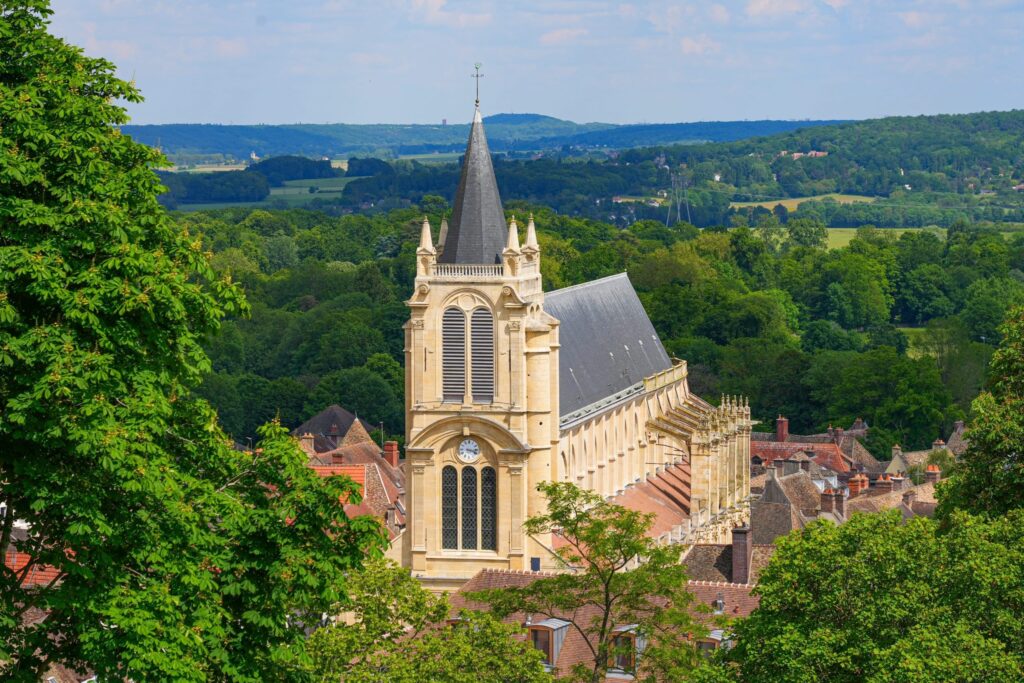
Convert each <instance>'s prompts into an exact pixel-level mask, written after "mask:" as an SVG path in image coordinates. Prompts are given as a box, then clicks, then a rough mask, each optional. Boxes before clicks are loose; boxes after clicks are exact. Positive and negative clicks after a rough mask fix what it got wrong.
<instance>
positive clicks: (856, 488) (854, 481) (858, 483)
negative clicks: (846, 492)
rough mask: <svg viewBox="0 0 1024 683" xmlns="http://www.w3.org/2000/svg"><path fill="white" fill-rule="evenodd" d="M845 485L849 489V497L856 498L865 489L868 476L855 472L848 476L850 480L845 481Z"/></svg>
mask: <svg viewBox="0 0 1024 683" xmlns="http://www.w3.org/2000/svg"><path fill="white" fill-rule="evenodd" d="M846 487H847V488H848V489H850V498H856V497H857V496H859V495H860V494H861V493H862V492H864V491H865V490H867V488H868V478H867V477H865V476H864V475H863V474H855V475H853V476H852V477H850V481H848V482H846Z"/></svg>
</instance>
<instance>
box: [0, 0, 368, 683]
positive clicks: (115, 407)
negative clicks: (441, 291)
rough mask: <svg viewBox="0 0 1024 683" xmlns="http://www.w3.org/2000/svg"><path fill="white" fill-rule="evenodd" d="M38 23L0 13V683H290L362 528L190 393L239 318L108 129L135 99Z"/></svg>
mask: <svg viewBox="0 0 1024 683" xmlns="http://www.w3.org/2000/svg"><path fill="white" fill-rule="evenodd" d="M49 14H50V10H49V8H48V4H47V3H46V2H44V1H43V0H22V1H20V2H13V3H11V2H8V3H5V4H4V5H3V6H2V8H0V65H2V66H0V406H2V407H0V482H2V486H3V499H4V502H5V503H6V505H7V514H6V515H5V516H4V518H3V520H2V521H0V553H4V554H5V556H6V553H7V552H8V551H10V550H12V549H15V548H16V549H17V550H18V551H20V552H22V553H25V554H26V555H27V556H28V557H29V558H31V559H30V563H29V564H28V565H27V566H26V567H24V568H22V569H20V570H12V569H9V568H7V567H4V568H3V569H0V676H2V677H3V678H4V680H10V681H37V680H39V677H40V675H41V673H42V668H43V666H44V664H45V663H46V662H59V663H63V664H66V665H68V666H71V667H74V668H79V669H81V670H84V669H91V670H93V671H94V672H95V673H96V674H97V675H98V676H99V677H100V678H101V679H105V680H115V679H116V680H120V679H129V678H130V679H134V680H140V681H141V680H176V681H205V680H227V679H231V680H236V681H263V680H290V679H289V675H288V674H287V671H288V670H289V669H290V663H291V662H294V661H298V660H301V659H302V658H303V657H304V644H305V638H304V632H303V621H305V620H308V618H310V615H319V614H320V613H321V612H323V611H324V610H325V609H327V608H328V607H329V606H330V605H331V604H333V603H336V602H337V601H338V600H339V599H340V598H341V597H342V595H343V590H344V585H345V576H346V573H347V572H350V571H351V570H353V569H354V568H356V567H358V566H359V564H360V563H361V562H362V560H363V559H364V558H365V557H366V556H367V554H370V555H372V554H374V553H376V552H379V548H380V547H381V546H382V545H383V543H384V537H383V534H382V531H381V529H380V527H379V525H378V524H377V523H376V522H375V521H374V520H372V519H368V518H364V519H355V520H350V519H348V518H347V517H346V516H345V514H344V510H343V508H342V506H341V505H340V503H339V500H340V499H344V498H347V499H349V500H355V499H357V497H358V488H357V487H356V486H355V485H354V484H353V483H352V482H351V481H348V480H346V479H340V478H332V479H327V480H321V479H319V478H318V477H317V476H316V475H315V473H313V472H312V471H311V470H310V469H309V468H308V467H307V466H306V459H305V456H304V454H303V453H302V452H301V451H300V450H299V449H298V448H297V446H296V444H295V442H294V441H293V440H292V439H290V438H289V437H288V436H287V435H286V434H285V433H284V432H283V430H281V429H280V428H279V427H277V426H267V427H265V428H263V429H262V430H261V431H260V439H261V443H260V446H261V448H260V450H257V451H254V452H239V451H234V450H232V449H230V448H229V446H228V444H229V442H228V440H227V438H226V437H225V435H224V434H223V432H221V430H220V429H219V428H218V427H217V425H216V422H215V419H214V414H213V412H212V411H211V410H210V408H209V407H208V406H207V405H206V404H205V402H203V401H202V400H200V399H198V398H196V397H195V396H194V395H193V394H192V393H191V390H192V388H193V387H194V386H195V385H196V384H198V382H199V379H200V377H201V375H202V374H203V373H204V372H206V371H207V370H208V369H209V361H208V359H207V357H206V355H205V353H204V352H203V349H202V348H201V346H200V342H201V341H202V340H203V338H204V336H206V335H210V334H213V333H215V331H216V330H217V327H218V324H219V320H220V318H221V317H222V316H223V315H225V314H231V315H239V314H243V313H244V312H245V310H246V305H245V303H244V301H243V299H242V297H241V296H240V293H239V291H238V289H237V288H236V287H235V286H233V285H231V284H230V283H229V282H228V281H227V280H218V279H216V276H215V274H214V272H213V271H212V270H211V268H210V266H209V263H208V258H207V254H206V253H205V252H204V250H203V245H202V242H201V240H200V239H199V238H197V237H195V236H193V235H190V234H189V233H188V232H187V231H186V230H183V229H182V228H181V226H179V225H177V224H175V223H174V222H172V221H171V220H169V219H168V217H167V216H166V214H165V213H164V212H163V210H162V209H161V208H160V206H159V205H158V203H157V201H156V196H157V194H158V192H159V184H158V180H157V178H156V176H155V175H154V174H153V173H152V171H151V167H152V166H153V165H156V164H159V163H161V158H160V157H159V155H158V154H157V153H156V152H154V151H153V150H151V149H149V148H147V147H144V146H142V145H139V144H137V143H135V142H133V141H132V140H131V139H130V138H128V137H126V136H123V135H121V134H120V132H119V130H118V128H117V126H118V125H120V124H122V123H124V122H125V120H126V116H125V112H124V110H123V108H121V107H120V106H119V105H118V104H116V102H117V101H118V100H126V101H129V102H135V101H138V100H139V95H138V93H137V91H136V90H135V89H134V88H133V87H132V86H131V85H129V84H128V83H126V82H124V81H121V80H118V79H117V78H116V77H115V76H114V66H113V65H112V64H111V63H109V62H107V61H104V60H100V59H91V58H88V57H86V56H84V55H83V54H82V52H81V51H80V50H79V49H77V48H75V47H72V46H70V45H68V44H66V43H64V42H63V41H62V40H60V39H58V38H56V37H54V36H52V35H50V34H48V33H47V31H46V24H45V20H46V17H48V16H49ZM15 519H18V520H24V521H25V522H26V523H27V524H28V528H29V530H28V532H27V533H26V534H21V533H18V534H15V533H14V529H13V521H14V520H15ZM22 536H24V538H22ZM44 566H50V567H52V568H53V569H54V570H55V573H56V577H57V578H56V579H55V580H53V581H49V582H48V583H46V584H44V585H36V586H33V585H30V584H26V583H24V582H23V580H24V579H25V577H26V576H27V575H28V573H29V572H32V571H33V570H35V569H39V568H41V567H44ZM37 611H42V612H45V613H46V614H47V618H46V619H45V620H44V621H42V622H41V623H35V624H33V623H32V620H26V619H25V616H26V615H27V614H29V613H32V614H37V613H38V612H37Z"/></svg>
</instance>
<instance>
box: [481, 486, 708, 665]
mask: <svg viewBox="0 0 1024 683" xmlns="http://www.w3.org/2000/svg"><path fill="white" fill-rule="evenodd" d="M538 489H539V490H540V491H541V492H542V493H543V494H544V496H545V497H546V498H547V503H548V506H547V512H546V513H545V514H543V515H538V516H536V517H531V518H530V519H528V520H527V521H526V523H525V525H524V529H525V531H526V533H528V534H541V533H550V532H556V533H557V534H558V535H559V536H560V537H561V538H562V539H564V540H565V544H564V545H562V546H561V547H559V548H557V549H556V550H555V553H556V554H557V555H558V559H559V561H560V562H561V564H562V568H563V569H564V570H565V573H560V574H557V575H554V576H547V577H544V578H541V579H538V580H536V581H533V582H532V583H530V584H528V585H526V586H522V587H514V588H501V589H492V590H486V591H480V592H478V593H475V594H469V597H470V598H472V599H478V600H481V601H483V602H486V603H489V604H490V606H491V609H492V610H493V611H494V613H495V614H497V615H499V616H504V615H508V614H512V613H517V612H518V613H524V614H534V615H543V616H545V617H550V618H557V619H564V620H566V621H568V622H569V623H570V626H569V628H572V629H575V630H576V631H578V632H579V633H580V635H582V636H583V640H584V642H585V643H586V645H587V647H588V649H589V652H588V656H587V657H586V658H585V659H584V661H583V662H581V663H580V664H579V665H578V666H576V668H575V670H573V671H571V672H570V671H560V672H559V674H560V675H563V676H564V675H571V676H572V677H573V678H574V679H575V680H579V681H591V682H592V683H600V682H601V681H604V680H605V676H606V675H607V673H608V670H609V662H610V661H612V659H613V657H614V656H615V655H618V654H625V655H632V656H634V657H635V667H636V676H637V680H644V681H655V680H679V679H680V677H681V676H685V675H686V674H687V673H689V672H690V671H692V670H693V669H695V668H696V667H697V664H698V662H699V656H698V655H697V650H696V647H695V645H694V642H693V640H692V636H694V635H697V634H700V633H701V632H702V630H703V626H702V625H701V624H700V623H699V622H698V621H697V620H696V619H695V618H694V615H693V612H692V611H691V610H693V609H695V608H696V606H695V605H694V602H693V595H692V594H691V593H689V591H688V590H687V588H686V569H685V568H684V567H683V565H682V564H681V563H680V562H679V557H680V553H681V552H682V547H681V546H678V545H659V544H657V543H655V541H654V540H653V539H651V538H650V537H649V536H648V535H647V531H648V530H649V528H650V525H651V518H652V515H650V514H643V513H640V512H636V511H634V510H629V509H626V508H623V507H622V506H620V505H616V504H614V503H610V502H608V501H606V500H605V499H604V498H602V497H601V496H599V495H597V494H595V493H593V492H591V491H586V490H583V489H580V488H578V487H577V486H576V485H575V484H571V483H568V482H564V483H559V482H542V483H541V484H540V485H539V486H538ZM627 625H629V626H633V627H634V629H635V631H634V632H635V633H636V635H637V636H639V637H643V638H645V639H646V640H647V645H646V647H645V648H644V649H643V651H642V652H639V653H633V652H627V653H623V652H620V649H621V648H623V647H630V646H629V645H623V644H616V643H617V641H616V635H617V629H620V628H621V627H624V626H627Z"/></svg>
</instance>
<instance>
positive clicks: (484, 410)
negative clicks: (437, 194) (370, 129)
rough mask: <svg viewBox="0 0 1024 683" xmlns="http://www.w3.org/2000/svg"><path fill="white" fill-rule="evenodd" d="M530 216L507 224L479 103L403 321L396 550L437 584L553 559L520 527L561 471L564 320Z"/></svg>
mask: <svg viewBox="0 0 1024 683" xmlns="http://www.w3.org/2000/svg"><path fill="white" fill-rule="evenodd" d="M540 256H541V255H540V247H539V245H538V243H537V235H536V230H535V227H534V224H533V218H532V216H531V217H530V218H529V222H528V224H527V227H526V237H525V240H524V241H523V242H522V243H521V242H520V235H519V226H518V225H517V223H516V220H515V218H513V219H512V220H511V221H510V222H509V223H508V224H507V225H506V223H505V215H504V211H503V209H502V205H501V198H500V197H499V195H498V185H497V182H496V180H495V177H494V169H493V167H492V165H491V156H490V151H489V150H488V147H487V139H486V137H485V136H484V126H483V119H482V117H481V115H480V109H479V102H477V108H476V111H475V113H474V116H473V124H472V127H471V130H470V134H469V142H468V144H467V147H466V154H465V158H464V161H463V164H462V176H461V179H460V181H459V188H458V191H457V193H456V197H455V202H454V206H453V211H452V216H451V222H450V224H449V223H448V222H444V223H442V225H441V230H440V235H439V239H438V244H437V246H436V247H435V246H434V244H433V240H432V233H431V228H430V225H429V223H428V222H427V220H426V218H424V220H423V225H422V229H421V234H420V244H419V248H418V249H417V250H416V281H415V288H414V292H413V295H412V297H411V298H410V299H409V300H408V302H407V305H408V306H409V308H410V319H409V321H408V323H406V326H405V420H406V465H405V467H406V492H407V493H406V495H407V501H406V503H407V505H406V508H407V509H406V517H407V526H406V531H405V534H404V538H403V540H402V558H403V564H404V565H405V566H407V567H409V568H410V569H411V571H412V573H413V575H414V576H417V577H419V578H421V579H422V580H423V581H424V583H425V584H426V585H428V586H430V587H431V588H434V589H436V590H445V589H452V588H455V587H457V586H458V585H460V584H461V583H463V582H464V581H465V580H466V579H468V578H469V577H471V576H472V575H474V574H475V573H476V572H477V571H479V570H480V569H482V568H494V569H520V570H522V569H531V568H532V569H539V568H540V567H541V566H543V567H544V568H547V567H548V566H549V563H550V558H551V554H550V552H549V551H548V550H546V548H550V538H538V537H528V536H527V535H526V534H525V533H524V531H523V528H522V525H523V522H524V521H525V520H526V519H527V518H528V517H530V516H533V515H536V514H539V513H541V512H543V507H542V506H543V504H544V503H543V498H542V497H540V496H539V494H538V493H537V491H536V486H537V484H538V483H540V482H541V481H548V480H558V478H559V476H560V473H559V472H557V471H556V468H557V464H556V462H555V459H554V457H553V453H554V452H555V449H556V448H557V444H558V439H559V424H558V422H559V419H558V418H559V407H558V399H559V386H558V367H559V366H558V321H557V320H555V319H554V318H553V317H551V316H550V315H548V314H546V313H545V312H544V308H543V304H544V293H543V291H542V289H541V275H540Z"/></svg>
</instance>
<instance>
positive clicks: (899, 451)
mask: <svg viewBox="0 0 1024 683" xmlns="http://www.w3.org/2000/svg"><path fill="white" fill-rule="evenodd" d="M891 455H892V459H893V460H895V459H896V456H897V455H903V449H902V448H900V445H899V444H898V443H894V444H893V445H892V453H891Z"/></svg>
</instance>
